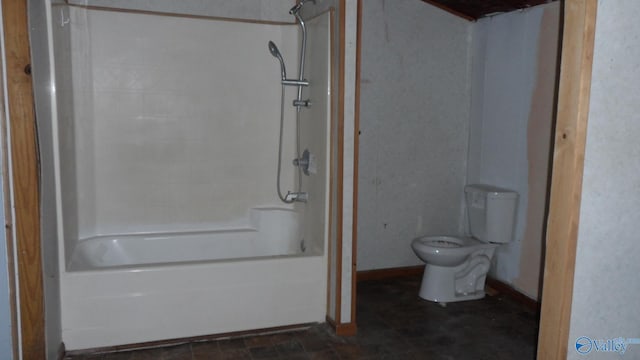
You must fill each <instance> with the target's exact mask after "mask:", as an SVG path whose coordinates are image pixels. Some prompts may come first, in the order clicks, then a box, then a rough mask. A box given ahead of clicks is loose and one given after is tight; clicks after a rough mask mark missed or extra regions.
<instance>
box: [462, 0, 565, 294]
mask: <svg viewBox="0 0 640 360" xmlns="http://www.w3.org/2000/svg"><path fill="white" fill-rule="evenodd" d="M558 11H559V3H552V4H549V5H543V6H537V7H534V8H531V9H528V10H524V11H517V12H512V13H507V14H501V15H497V16H493V17H490V18H484V19H481V20H479V21H478V22H477V24H476V25H475V26H476V27H475V29H474V41H473V42H474V44H473V47H474V54H473V57H474V64H473V82H472V98H473V104H472V110H471V114H472V115H471V125H470V126H471V130H470V133H471V136H470V138H469V167H468V182H469V183H485V184H490V185H495V186H500V187H504V188H508V189H511V190H515V191H517V192H518V194H519V195H520V198H519V201H518V208H517V220H516V221H517V222H516V228H515V234H514V239H513V241H512V242H511V243H508V244H505V245H502V246H500V247H499V248H498V249H497V250H496V255H495V257H494V265H493V267H492V270H491V273H492V275H493V276H494V277H496V278H498V279H500V280H502V281H505V282H507V283H510V284H512V283H513V282H514V279H516V278H517V277H518V276H519V275H521V274H520V272H521V264H520V262H521V258H522V257H531V258H538V259H539V258H540V252H541V249H542V226H543V221H541V217H543V216H544V198H545V197H546V179H547V173H546V164H547V161H548V154H549V147H548V144H549V138H550V126H551V123H552V119H553V113H554V110H553V99H554V96H555V83H554V81H553V79H554V78H555V59H556V52H555V49H556V46H557V36H558V35H557V34H558V30H557V29H558V24H557V23H555V24H554V23H553V21H549V23H545V26H547V29H546V30H545V31H544V32H541V25H542V24H543V18H544V17H545V13H549V15H548V16H556V18H557V14H558ZM554 28H555V31H553V29H554ZM549 30H551V31H549ZM541 36H544V37H543V38H541ZM550 49H551V50H550ZM552 50H553V51H552ZM540 51H545V53H541V52H540ZM549 51H550V52H549ZM540 69H542V70H543V72H539V70H540ZM541 87H542V88H541ZM532 185H534V188H535V193H530V191H531V190H532V188H530V186H532ZM529 196H532V197H535V199H536V202H535V204H536V206H533V207H531V206H529ZM528 210H530V211H533V212H535V214H536V217H534V218H533V219H530V218H528V217H527V215H528ZM527 227H529V237H528V238H526V237H525V229H527ZM525 244H526V245H525ZM524 248H527V252H526V253H523V249H524ZM533 252H535V254H534V253H533ZM525 271H526V272H530V273H531V277H533V278H534V279H533V280H530V281H525V284H526V286H525V288H524V289H520V290H522V291H524V292H525V293H527V294H528V295H530V296H532V297H536V296H537V281H536V279H537V277H538V275H539V273H540V262H539V260H538V261H537V262H536V261H534V263H532V264H530V265H529V266H527V267H526V269H525Z"/></svg>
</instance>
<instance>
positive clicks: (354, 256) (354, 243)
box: [336, 0, 362, 335]
mask: <svg viewBox="0 0 640 360" xmlns="http://www.w3.org/2000/svg"><path fill="white" fill-rule="evenodd" d="M357 2H358V3H357V10H356V22H357V24H356V79H355V96H354V102H355V104H354V124H353V220H352V224H353V225H352V229H351V231H352V233H351V274H352V275H351V324H353V327H354V328H357V325H356V319H357V316H356V315H357V314H356V300H357V277H358V276H357V263H358V159H359V157H360V155H359V154H360V70H361V59H362V47H361V44H362V0H357ZM355 331H356V330H354V332H355ZM336 333H337V331H336ZM354 334H355V333H354ZM338 335H339V334H338Z"/></svg>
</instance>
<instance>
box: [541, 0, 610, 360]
mask: <svg viewBox="0 0 640 360" xmlns="http://www.w3.org/2000/svg"><path fill="white" fill-rule="evenodd" d="M597 7H598V3H597V0H566V1H565V10H564V14H565V18H564V34H563V43H562V44H563V45H562V64H561V67H560V87H559V96H558V113H557V123H556V130H555V145H554V155H553V157H554V161H553V173H552V178H551V196H550V207H549V217H548V219H547V244H546V261H545V268H544V279H543V289H542V308H541V317H540V332H539V337H538V359H564V358H566V356H567V346H568V340H569V339H568V338H569V325H570V319H571V301H572V297H573V275H574V268H575V255H576V243H577V238H578V224H579V216H580V200H581V193H582V175H583V170H584V153H585V142H586V131H587V120H588V112H589V100H590V90H591V70H592V65H593V47H594V38H595V24H596V13H597Z"/></svg>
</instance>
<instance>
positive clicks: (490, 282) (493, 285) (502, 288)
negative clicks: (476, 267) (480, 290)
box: [486, 277, 540, 312]
mask: <svg viewBox="0 0 640 360" xmlns="http://www.w3.org/2000/svg"><path fill="white" fill-rule="evenodd" d="M486 286H487V287H488V288H490V289H492V290H494V291H496V292H497V293H500V294H502V295H504V296H506V297H508V298H510V299H511V300H513V301H515V302H517V303H520V304H522V305H524V306H526V307H527V308H529V310H533V311H535V312H538V311H540V302H538V301H536V300H535V299H532V298H530V297H528V296H527V295H525V294H523V293H521V292H520V291H518V290H516V289H515V288H513V287H512V286H511V285H509V284H507V283H504V282H502V281H500V280H497V279H494V278H490V277H487V283H486Z"/></svg>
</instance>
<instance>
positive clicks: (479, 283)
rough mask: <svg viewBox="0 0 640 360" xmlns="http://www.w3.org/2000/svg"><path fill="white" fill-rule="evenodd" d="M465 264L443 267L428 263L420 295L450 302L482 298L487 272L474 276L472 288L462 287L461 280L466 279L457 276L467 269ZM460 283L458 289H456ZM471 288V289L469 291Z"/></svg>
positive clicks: (424, 297) (442, 301) (432, 299)
mask: <svg viewBox="0 0 640 360" xmlns="http://www.w3.org/2000/svg"><path fill="white" fill-rule="evenodd" d="M466 265H467V264H463V265H461V266H457V267H443V266H436V265H431V264H427V265H425V267H424V275H423V276H422V284H421V285H420V293H419V296H420V297H421V298H422V299H425V300H429V301H434V302H438V303H449V302H458V301H468V300H477V299H482V298H483V297H484V295H485V292H484V283H485V280H486V273H487V272H488V270H489V269H488V267H487V269H486V271H485V272H483V273H482V274H481V275H480V276H476V277H474V279H473V281H474V286H473V287H472V289H468V288H467V289H464V290H467V291H464V290H461V289H460V286H459V285H460V281H463V280H464V279H460V278H458V279H457V278H456V276H459V274H460V272H464V271H465V266H466ZM456 285H458V290H456ZM469 290H470V291H469Z"/></svg>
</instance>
